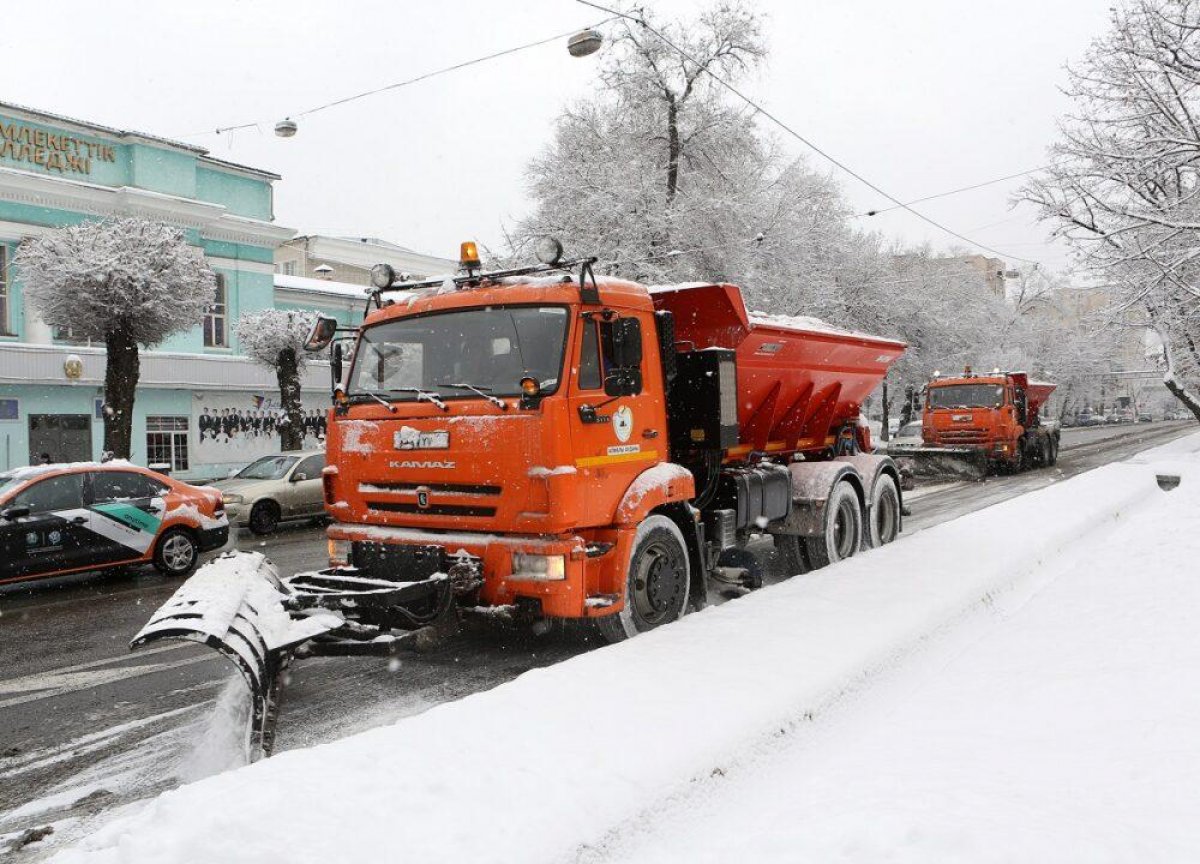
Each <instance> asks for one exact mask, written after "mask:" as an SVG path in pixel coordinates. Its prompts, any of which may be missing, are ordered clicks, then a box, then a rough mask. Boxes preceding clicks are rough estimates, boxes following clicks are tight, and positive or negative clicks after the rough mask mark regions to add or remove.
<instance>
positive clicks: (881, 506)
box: [870, 474, 900, 549]
mask: <svg viewBox="0 0 1200 864" xmlns="http://www.w3.org/2000/svg"><path fill="white" fill-rule="evenodd" d="M899 533H900V493H899V492H897V491H896V481H895V480H893V479H892V478H891V477H890V476H889V475H887V474H881V475H880V476H879V479H878V480H876V481H875V488H874V489H872V490H871V532H870V538H871V548H872V549H877V548H879V547H880V546H883V545H884V544H886V543H891V542H892V541H893V540H895V539H896V537H897V535H898V534H899Z"/></svg>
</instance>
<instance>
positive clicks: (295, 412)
mask: <svg viewBox="0 0 1200 864" xmlns="http://www.w3.org/2000/svg"><path fill="white" fill-rule="evenodd" d="M316 317H317V313H316V312H309V311H303V312H298V311H294V310H286V309H264V310H262V311H260V312H251V313H249V314H246V315H242V316H241V317H240V318H239V319H238V323H237V334H238V339H239V341H240V342H241V345H242V350H243V351H245V352H246V354H247V356H249V357H250V358H251V359H253V360H255V361H256V362H258V363H261V364H262V365H263V366H266V367H267V368H269V369H273V370H274V371H275V378H276V380H277V381H278V382H279V404H280V406H281V407H282V408H283V414H284V418H285V419H286V421H287V422H286V423H282V424H280V427H279V429H280V447H281V448H282V449H283V450H299V449H300V448H301V447H302V446H303V445H304V417H303V414H302V409H301V402H300V373H301V371H302V370H303V369H304V364H305V361H306V360H307V359H308V354H307V353H306V352H305V350H304V340H305V337H307V336H308V332H309V330H311V329H312V325H313V322H314V321H315V320H316Z"/></svg>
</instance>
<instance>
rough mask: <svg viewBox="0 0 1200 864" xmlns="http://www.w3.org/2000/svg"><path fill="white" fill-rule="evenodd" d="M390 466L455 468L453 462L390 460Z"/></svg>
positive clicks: (451, 469) (448, 469) (447, 469)
mask: <svg viewBox="0 0 1200 864" xmlns="http://www.w3.org/2000/svg"><path fill="white" fill-rule="evenodd" d="M388 467H389V468H440V469H443V470H446V471H453V470H454V463H453V462H389V463H388Z"/></svg>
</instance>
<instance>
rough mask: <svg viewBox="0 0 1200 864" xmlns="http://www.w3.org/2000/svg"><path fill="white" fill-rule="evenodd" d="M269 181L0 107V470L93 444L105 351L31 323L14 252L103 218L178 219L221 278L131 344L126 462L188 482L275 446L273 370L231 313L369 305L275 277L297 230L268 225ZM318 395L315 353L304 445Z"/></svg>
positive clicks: (320, 381) (348, 292)
mask: <svg viewBox="0 0 1200 864" xmlns="http://www.w3.org/2000/svg"><path fill="white" fill-rule="evenodd" d="M278 179H279V177H278V175H275V174H272V173H271V172H269V171H262V170H259V169H255V168H249V167H246V166H243V165H235V164H233V163H230V162H225V161H223V160H220V159H216V158H213V157H212V156H210V155H209V154H208V153H207V152H206V151H205V150H203V149H202V148H198V147H193V146H191V145H188V144H182V143H179V142H175V141H170V140H166V139H163V138H158V137H155V136H151V135H144V134H140V133H136V132H128V131H123V130H118V129H111V128H108V127H104V126H100V125H97V124H93V123H88V122H84V121H79V120H72V119H69V118H65V117H59V116H55V115H52V114H47V113H45V112H41V111H37V110H32V109H28V108H22V107H19V106H15V105H8V104H3V103H0V470H2V469H8V468H12V467H16V466H20V465H25V464H29V463H31V462H35V461H37V460H38V459H39V458H40V457H41V456H42V455H43V454H46V455H48V456H49V458H50V459H52V460H53V461H77V460H88V459H97V458H99V457H100V455H101V446H102V443H103V402H104V400H103V396H104V391H103V386H104V369H105V354H104V347H103V345H92V344H87V343H86V342H82V341H80V340H79V339H77V338H76V337H75V336H74V335H73V334H72V333H71V332H70V328H51V327H49V326H47V325H46V324H45V323H44V322H43V321H41V320H40V319H39V318H38V316H37V314H36V312H35V311H34V310H33V309H31V308H30V307H29V306H28V305H27V304H26V303H25V302H24V298H23V296H22V279H21V274H20V272H19V271H18V269H17V268H15V267H13V266H12V259H13V255H14V254H15V252H16V251H17V248H18V246H19V245H20V243H21V242H22V240H24V239H25V238H28V237H33V236H37V235H40V234H43V233H45V232H47V231H50V230H53V229H54V228H55V227H58V226H63V225H72V224H76V223H79V222H82V221H85V220H100V219H104V218H106V217H114V216H134V217H138V218H144V219H149V220H155V221H161V222H165V223H168V224H171V225H175V226H178V227H180V228H182V229H184V232H185V236H186V237H187V239H188V242H190V243H192V244H194V245H196V246H197V247H199V248H200V249H202V250H203V252H204V255H205V257H206V259H207V262H208V265H209V267H210V268H211V269H212V270H213V272H214V273H215V274H216V275H217V283H218V284H217V297H216V300H215V302H214V304H213V305H212V306H211V307H210V308H209V310H208V312H207V314H206V315H205V316H204V319H203V321H202V322H200V323H198V324H197V325H196V327H194V328H193V329H192V330H190V331H188V332H186V333H181V334H177V335H175V336H173V337H171V338H170V339H168V340H167V341H166V342H164V343H163V344H161V345H158V346H155V347H154V348H152V349H151V350H145V349H143V352H142V362H141V379H140V385H139V387H138V392H137V400H136V406H135V417H134V426H133V442H134V445H133V453H132V459H133V460H134V461H135V462H137V463H139V464H143V465H148V464H157V465H166V466H169V467H170V469H171V470H172V472H173V473H175V474H176V475H177V476H180V477H184V478H194V479H199V478H212V477H217V476H224V475H225V474H226V473H228V471H229V469H230V468H233V467H237V466H240V465H243V464H245V463H246V462H248V461H249V460H250V459H252V458H255V457H256V456H258V455H263V454H265V453H267V452H272V451H274V450H277V449H278V446H279V439H278V435H277V434H276V430H275V421H276V418H277V415H278V406H277V403H278V389H277V385H276V382H275V377H274V374H273V373H272V372H271V371H270V370H267V369H265V368H263V367H260V366H258V365H256V364H254V363H253V362H251V361H250V360H249V359H247V358H246V357H244V356H242V355H241V353H240V352H239V345H238V336H237V330H236V327H235V325H236V322H237V320H238V317H239V316H240V315H242V314H245V313H248V312H254V311H258V310H261V309H265V308H271V307H279V308H285V309H314V308H315V309H319V310H322V311H325V312H326V313H328V314H332V315H335V316H336V317H338V318H339V320H341V321H343V322H344V323H348V324H349V323H357V321H358V320H360V319H361V314H362V310H363V307H364V305H365V301H366V296H365V292H363V290H362V289H361V288H360V287H358V286H350V285H339V284H337V283H334V282H327V281H325V280H321V284H320V285H317V286H315V287H314V286H311V285H308V284H297V285H291V286H289V285H282V286H279V287H278V288H277V286H276V284H275V275H274V272H275V254H276V250H277V249H278V248H279V247H280V245H281V244H283V243H285V242H286V241H288V240H289V239H290V238H291V237H292V236H293V235H294V234H295V232H294V231H293V230H292V229H289V228H285V227H282V226H279V225H277V224H275V222H274V210H273V184H274V182H275V181H276V180H278ZM285 281H286V280H285ZM312 281H316V280H302V282H303V283H308V282H312ZM328 394H329V382H328V367H327V364H323V363H319V362H318V363H312V364H309V367H308V369H307V371H306V375H305V380H304V406H305V431H306V433H310V432H311V435H309V436H308V437H306V439H305V440H306V443H307V442H311V443H314V444H315V443H316V442H317V441H319V439H320V433H321V426H322V423H323V420H322V418H323V413H324V412H323V409H324V408H325V407H326V406H327V405H328V404H329V396H328Z"/></svg>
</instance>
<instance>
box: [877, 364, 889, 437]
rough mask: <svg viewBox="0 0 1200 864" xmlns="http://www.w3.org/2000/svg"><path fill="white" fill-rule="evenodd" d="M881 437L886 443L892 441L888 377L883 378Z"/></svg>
mask: <svg viewBox="0 0 1200 864" xmlns="http://www.w3.org/2000/svg"><path fill="white" fill-rule="evenodd" d="M879 437H880V438H882V439H883V440H884V442H887V441H888V440H889V439H890V436H889V435H888V382H887V376H886V375H885V376H884V377H883V428H882V429H880V430H879Z"/></svg>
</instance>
